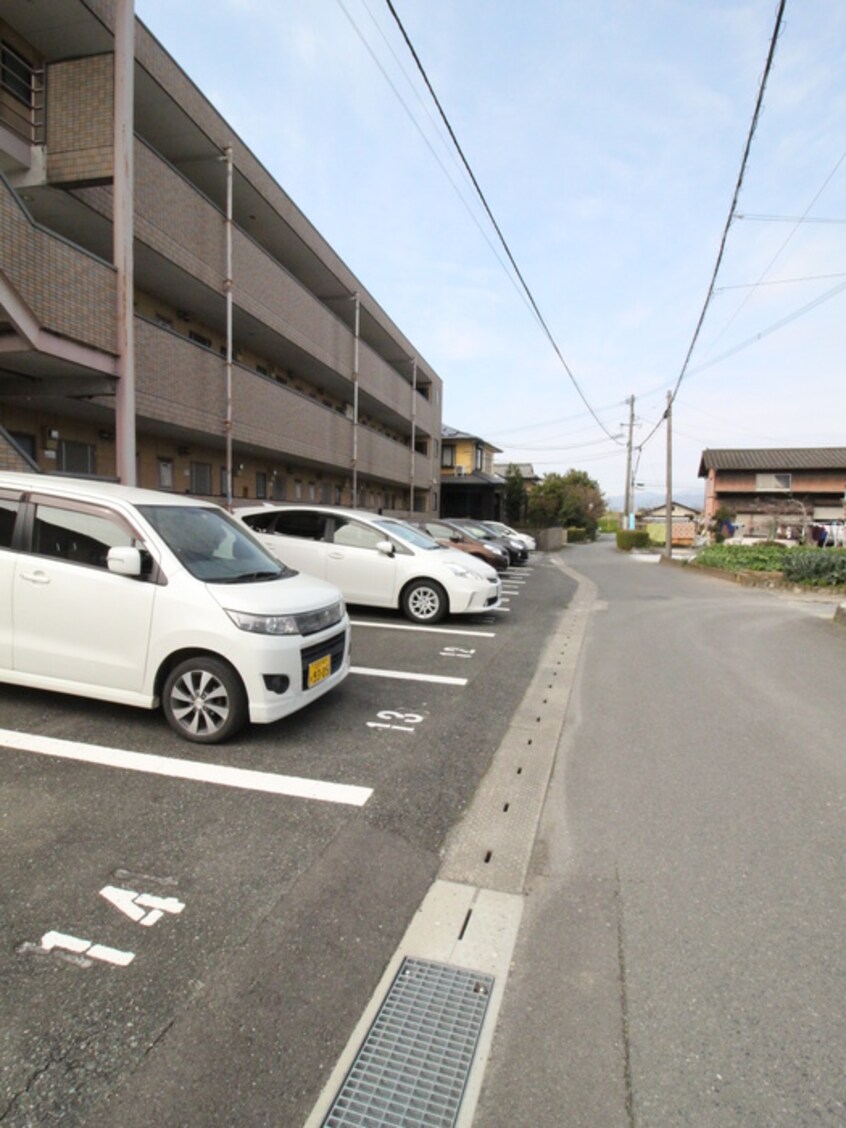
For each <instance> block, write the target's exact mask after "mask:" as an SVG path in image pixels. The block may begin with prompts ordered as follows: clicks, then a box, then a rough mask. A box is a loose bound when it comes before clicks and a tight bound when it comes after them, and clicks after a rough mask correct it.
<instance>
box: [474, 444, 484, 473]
mask: <svg viewBox="0 0 846 1128" xmlns="http://www.w3.org/2000/svg"><path fill="white" fill-rule="evenodd" d="M483 453H484V452H483V451H482V448H481V447H480V446H477V447H476V469H477V470H481V469H482V456H483Z"/></svg>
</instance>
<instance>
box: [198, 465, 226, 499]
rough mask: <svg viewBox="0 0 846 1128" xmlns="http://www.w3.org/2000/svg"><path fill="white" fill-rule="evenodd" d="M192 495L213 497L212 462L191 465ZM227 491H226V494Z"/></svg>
mask: <svg viewBox="0 0 846 1128" xmlns="http://www.w3.org/2000/svg"><path fill="white" fill-rule="evenodd" d="M190 482H191V493H193V494H205V496H206V497H211V492H212V468H211V463H210V462H192V463H191V473H190ZM225 492H226V491H225V490H224V493H225Z"/></svg>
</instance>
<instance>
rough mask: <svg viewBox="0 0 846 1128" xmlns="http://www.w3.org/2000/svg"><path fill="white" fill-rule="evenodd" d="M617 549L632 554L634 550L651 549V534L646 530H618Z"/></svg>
mask: <svg viewBox="0 0 846 1128" xmlns="http://www.w3.org/2000/svg"><path fill="white" fill-rule="evenodd" d="M617 548H619V549H621V550H622V551H623V552H631V550H632V549H633V548H649V533H647V531H646V530H645V529H618V530H617Z"/></svg>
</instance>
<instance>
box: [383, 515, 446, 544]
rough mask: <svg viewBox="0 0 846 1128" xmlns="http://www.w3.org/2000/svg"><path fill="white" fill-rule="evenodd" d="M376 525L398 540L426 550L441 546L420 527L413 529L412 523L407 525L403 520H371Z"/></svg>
mask: <svg viewBox="0 0 846 1128" xmlns="http://www.w3.org/2000/svg"><path fill="white" fill-rule="evenodd" d="M373 524H374V525H378V527H379V528H380V529H384V530H385V532H386V533H389V534H390V535H391V536H392V537H398V538H399V539H400V540H404V541H406V542H407V543H408V544H411V545H414V547H415V548H422V549H424V550H425V551H427V552H430V551H431V550H432V549H435V548H437V549H440V548H441V547H442V546H441V545H439V544H438V542H437V541H436V540H435V539H434V537H430V536H429V534H428V533H424V532H423V530H422V529H415V527H414V526H413V525H407V524H406V523H405V522H404V521H391V520H390V519H388V520H383V519H381V518H380V519H379V520H378V521H374V522H373Z"/></svg>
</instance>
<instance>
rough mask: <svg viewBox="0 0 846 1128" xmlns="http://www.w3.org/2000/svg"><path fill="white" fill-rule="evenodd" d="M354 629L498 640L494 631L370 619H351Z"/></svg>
mask: <svg viewBox="0 0 846 1128" xmlns="http://www.w3.org/2000/svg"><path fill="white" fill-rule="evenodd" d="M350 622H351V623H352V625H353V626H354V627H381V628H382V630H385V631H425V632H426V633H427V634H453V635H472V636H473V637H474V638H496V634H495V632H494V631H471V630H467V629H463V628H458V627H418V626H415V625H414V624H413V623H379V622H372V621H371V620H369V619H350Z"/></svg>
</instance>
